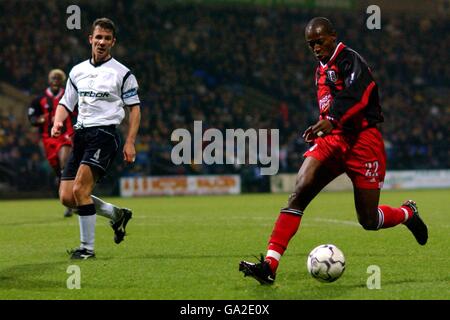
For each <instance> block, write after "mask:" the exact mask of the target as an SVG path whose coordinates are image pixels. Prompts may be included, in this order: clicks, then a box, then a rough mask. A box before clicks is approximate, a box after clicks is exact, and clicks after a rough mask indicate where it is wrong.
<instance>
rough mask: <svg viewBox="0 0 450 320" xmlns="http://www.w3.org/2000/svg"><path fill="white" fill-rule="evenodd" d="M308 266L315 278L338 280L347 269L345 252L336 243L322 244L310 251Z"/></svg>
mask: <svg viewBox="0 0 450 320" xmlns="http://www.w3.org/2000/svg"><path fill="white" fill-rule="evenodd" d="M306 267H307V268H308V272H309V273H310V274H311V276H312V277H313V278H314V279H317V280H319V281H321V282H333V281H336V280H337V279H339V277H340V276H341V275H342V273H344V270H345V258H344V254H343V253H342V251H341V250H340V249H339V248H338V247H336V246H335V245H334V244H322V245H320V246H318V247H315V248H314V249H312V251H311V252H310V253H309V255H308V260H307V262H306Z"/></svg>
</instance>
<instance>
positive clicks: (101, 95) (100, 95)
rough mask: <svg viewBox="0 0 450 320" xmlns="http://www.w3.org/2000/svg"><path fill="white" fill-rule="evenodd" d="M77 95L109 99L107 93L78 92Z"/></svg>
mask: <svg viewBox="0 0 450 320" xmlns="http://www.w3.org/2000/svg"><path fill="white" fill-rule="evenodd" d="M78 95H79V96H80V97H90V98H106V97H109V92H94V91H78Z"/></svg>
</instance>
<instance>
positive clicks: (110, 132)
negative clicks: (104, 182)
mask: <svg viewBox="0 0 450 320" xmlns="http://www.w3.org/2000/svg"><path fill="white" fill-rule="evenodd" d="M115 33H116V29H115V25H114V23H113V22H112V21H111V20H110V19H108V18H100V19H97V20H95V21H94V23H93V24H92V31H91V35H89V43H90V44H91V47H92V57H91V59H89V60H86V61H84V62H82V63H80V64H78V65H76V66H74V67H73V68H72V70H71V71H70V74H69V80H68V81H67V85H66V91H65V94H64V96H63V98H62V99H61V101H60V103H59V105H58V107H57V110H56V115H55V121H54V125H53V128H52V131H51V133H52V136H55V137H56V136H58V135H60V134H61V128H62V125H63V121H64V120H65V119H66V118H67V116H68V115H69V112H71V111H72V110H73V109H74V107H75V105H76V104H77V103H78V119H77V123H76V125H75V126H74V128H75V135H74V140H73V144H74V146H73V151H72V154H71V156H70V158H69V161H68V163H67V165H66V167H65V169H64V172H63V174H62V178H61V185H60V188H59V197H60V200H61V202H62V203H63V204H64V205H65V206H67V207H71V208H76V211H77V213H78V215H79V223H80V240H81V245H80V247H79V248H76V249H74V250H72V251H70V254H71V258H72V259H88V258H93V257H95V253H94V240H95V222H96V213H97V214H99V215H101V216H104V217H107V218H109V219H110V223H111V226H112V228H113V230H114V241H115V242H116V243H120V242H121V241H122V240H123V238H124V236H125V227H126V225H127V223H128V221H129V220H130V219H131V216H132V212H131V210H129V209H126V208H118V207H116V206H114V205H112V204H110V203H106V202H104V201H102V200H101V199H99V198H97V197H95V196H93V195H92V191H93V189H94V187H95V184H96V182H97V181H98V179H99V178H101V177H102V176H103V175H104V174H105V173H106V171H107V169H108V168H109V166H110V165H111V164H112V163H113V160H114V158H115V156H116V154H117V152H118V150H119V146H120V141H119V136H118V134H117V132H116V127H117V126H118V125H119V124H120V123H121V122H122V120H123V118H124V117H125V110H124V107H129V111H130V113H129V129H128V134H127V137H126V141H125V144H124V147H123V156H124V160H125V161H126V162H127V163H133V162H134V160H135V157H136V150H135V146H134V144H135V140H136V135H137V132H138V129H139V123H140V118H141V113H140V101H139V97H138V93H137V91H138V84H137V81H136V78H135V77H134V75H133V74H131V72H130V70H129V69H128V68H127V67H125V66H124V65H122V64H121V63H119V62H118V61H117V60H115V59H114V58H113V57H112V56H111V48H112V47H113V46H114V44H115V42H116V37H115Z"/></svg>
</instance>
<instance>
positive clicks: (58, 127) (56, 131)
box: [51, 122, 63, 138]
mask: <svg viewBox="0 0 450 320" xmlns="http://www.w3.org/2000/svg"><path fill="white" fill-rule="evenodd" d="M62 127H63V123H62V122H55V123H54V124H53V127H52V131H51V135H52V137H54V138H56V137H59V135H60V134H61V129H62Z"/></svg>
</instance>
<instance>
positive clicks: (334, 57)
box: [320, 42, 345, 68]
mask: <svg viewBox="0 0 450 320" xmlns="http://www.w3.org/2000/svg"><path fill="white" fill-rule="evenodd" d="M344 48H345V44H343V43H342V42H339V43H338V45H337V46H336V48H335V49H334V52H333V54H332V55H331V58H330V60H328V62H327V63H325V64H324V63H322V62H320V66H321V67H322V68H325V67H330V66H331V65H332V64H333V62H334V60H335V59H336V57H337V56H338V55H339V53H340V52H341V51H342V50H343V49H344Z"/></svg>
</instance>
